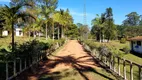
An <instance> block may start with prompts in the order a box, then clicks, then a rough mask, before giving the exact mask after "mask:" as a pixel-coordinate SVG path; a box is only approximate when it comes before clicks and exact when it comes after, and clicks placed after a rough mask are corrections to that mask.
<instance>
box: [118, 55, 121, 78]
mask: <svg viewBox="0 0 142 80" xmlns="http://www.w3.org/2000/svg"><path fill="white" fill-rule="evenodd" d="M118 75H119V76H120V75H121V73H120V58H119V57H118Z"/></svg>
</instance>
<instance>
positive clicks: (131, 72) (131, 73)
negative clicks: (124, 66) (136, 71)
mask: <svg viewBox="0 0 142 80" xmlns="http://www.w3.org/2000/svg"><path fill="white" fill-rule="evenodd" d="M130 80H133V63H132V62H130Z"/></svg>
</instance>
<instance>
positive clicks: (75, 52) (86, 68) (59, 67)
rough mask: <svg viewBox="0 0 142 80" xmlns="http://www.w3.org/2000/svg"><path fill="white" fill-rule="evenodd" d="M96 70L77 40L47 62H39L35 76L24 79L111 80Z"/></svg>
mask: <svg viewBox="0 0 142 80" xmlns="http://www.w3.org/2000/svg"><path fill="white" fill-rule="evenodd" d="M96 70H99V71H100V70H101V68H100V67H99V65H97V62H96V61H95V60H94V59H93V58H92V57H91V56H90V55H88V53H87V52H85V51H84V49H83V47H82V45H80V44H79V43H78V41H77V40H71V41H69V42H68V43H67V44H66V45H65V46H64V47H63V48H62V49H61V50H60V51H59V52H57V53H56V54H53V55H51V56H50V57H49V59H48V60H46V61H44V62H40V67H39V68H38V70H37V71H36V73H35V74H33V73H31V74H29V75H28V76H26V77H25V78H26V80H78V79H79V80H97V79H109V80H110V79H112V78H111V77H109V76H105V75H103V74H101V73H98V72H97V71H96ZM96 74H97V75H98V76H97V75H96ZM108 75H110V74H108ZM96 77H97V78H96ZM99 77H100V78H99ZM101 77H102V78H101Z"/></svg>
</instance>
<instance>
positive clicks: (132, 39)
mask: <svg viewBox="0 0 142 80" xmlns="http://www.w3.org/2000/svg"><path fill="white" fill-rule="evenodd" d="M128 40H129V41H142V36H137V37H133V38H130V39H128Z"/></svg>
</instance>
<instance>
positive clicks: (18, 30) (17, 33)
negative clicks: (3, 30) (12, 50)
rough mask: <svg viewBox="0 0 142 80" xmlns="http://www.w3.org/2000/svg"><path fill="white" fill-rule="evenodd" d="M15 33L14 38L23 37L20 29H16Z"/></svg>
mask: <svg viewBox="0 0 142 80" xmlns="http://www.w3.org/2000/svg"><path fill="white" fill-rule="evenodd" d="M15 33H16V36H19V37H21V36H23V31H22V29H21V28H16V30H15Z"/></svg>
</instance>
